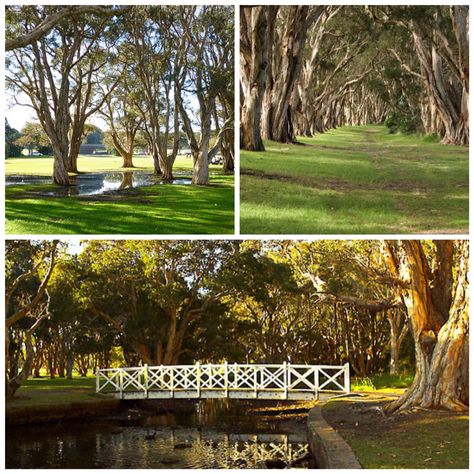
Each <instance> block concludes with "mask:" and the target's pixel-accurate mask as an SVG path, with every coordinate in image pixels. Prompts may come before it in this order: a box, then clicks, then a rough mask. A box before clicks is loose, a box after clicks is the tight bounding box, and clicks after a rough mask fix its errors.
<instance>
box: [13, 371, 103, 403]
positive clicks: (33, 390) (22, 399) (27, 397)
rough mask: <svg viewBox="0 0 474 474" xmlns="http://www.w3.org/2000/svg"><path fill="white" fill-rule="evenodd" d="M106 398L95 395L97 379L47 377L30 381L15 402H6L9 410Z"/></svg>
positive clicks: (22, 387) (19, 390) (23, 386)
mask: <svg viewBox="0 0 474 474" xmlns="http://www.w3.org/2000/svg"><path fill="white" fill-rule="evenodd" d="M100 398H104V396H103V395H97V394H96V393H95V377H94V376H92V375H91V376H88V377H79V376H74V377H73V378H72V380H67V379H62V378H56V379H49V378H47V377H44V378H40V379H33V378H30V379H28V380H27V381H26V382H25V383H24V385H22V386H21V387H20V388H19V389H18V391H17V392H16V394H15V398H14V399H13V400H9V401H7V402H6V406H7V408H16V407H32V406H40V405H51V404H54V405H62V404H69V403H74V402H87V401H92V400H97V399H100Z"/></svg>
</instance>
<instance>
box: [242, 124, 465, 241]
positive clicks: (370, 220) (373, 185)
mask: <svg viewBox="0 0 474 474" xmlns="http://www.w3.org/2000/svg"><path fill="white" fill-rule="evenodd" d="M301 142H303V143H305V144H306V146H301V145H288V144H282V145H280V144H278V143H274V142H266V148H267V151H265V152H247V151H241V170H242V171H241V173H242V175H241V231H242V233H246V234H258V233H263V234H276V233H283V234H300V233H303V234H339V233H340V234H349V233H356V234H362V233H364V234H365V233H379V234H388V233H397V234H398V233H432V232H433V231H436V232H437V233H444V232H446V233H462V232H467V227H468V148H467V147H458V146H453V147H451V146H445V145H440V144H439V143H433V142H431V141H426V140H423V137H420V136H406V135H399V134H393V135H390V134H389V133H388V132H387V129H386V128H385V127H383V126H365V127H364V126H360V127H341V128H339V129H337V130H332V131H330V132H328V133H325V134H322V135H317V136H315V137H313V138H307V137H305V138H301Z"/></svg>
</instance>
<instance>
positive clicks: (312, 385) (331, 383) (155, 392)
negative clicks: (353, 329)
mask: <svg viewBox="0 0 474 474" xmlns="http://www.w3.org/2000/svg"><path fill="white" fill-rule="evenodd" d="M96 391H97V392H100V393H110V394H113V395H114V396H115V397H117V398H122V399H166V398H168V399H169V398H234V399H262V400H263V399H267V400H314V399H318V398H319V396H320V393H324V392H331V393H349V392H350V374H349V364H345V365H341V366H331V365H293V364H286V363H283V364H226V363H224V364H205V365H203V364H195V365H173V366H156V367H151V366H146V365H145V366H143V367H128V368H117V369H99V370H98V371H97V376H96Z"/></svg>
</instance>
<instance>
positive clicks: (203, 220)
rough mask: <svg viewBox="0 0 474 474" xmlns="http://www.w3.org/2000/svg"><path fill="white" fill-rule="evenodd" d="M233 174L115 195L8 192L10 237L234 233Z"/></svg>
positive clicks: (32, 190) (34, 190)
mask: <svg viewBox="0 0 474 474" xmlns="http://www.w3.org/2000/svg"><path fill="white" fill-rule="evenodd" d="M233 186H234V176H233V175H224V174H214V175H213V176H212V177H211V185H210V186H189V185H153V186H146V187H142V188H136V189H130V190H125V191H122V192H121V193H120V194H116V195H114V196H112V198H110V197H101V196H97V197H94V196H91V197H87V196H84V197H72V196H71V197H47V196H44V197H43V196H41V195H37V194H34V193H37V192H38V191H39V190H42V189H47V186H46V187H43V188H42V187H41V186H33V185H31V186H26V185H25V186H9V187H8V188H7V189H6V211H5V214H6V224H5V227H6V232H7V233H8V234H231V233H233V229H234V187H233Z"/></svg>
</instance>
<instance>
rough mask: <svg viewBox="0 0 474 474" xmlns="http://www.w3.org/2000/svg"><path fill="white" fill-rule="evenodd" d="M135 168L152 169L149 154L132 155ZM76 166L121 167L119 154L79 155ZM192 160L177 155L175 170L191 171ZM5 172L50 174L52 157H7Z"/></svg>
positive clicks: (92, 168) (88, 168)
mask: <svg viewBox="0 0 474 474" xmlns="http://www.w3.org/2000/svg"><path fill="white" fill-rule="evenodd" d="M133 164H134V165H135V168H129V169H143V170H145V169H149V170H152V169H153V161H152V159H151V158H150V157H149V156H134V157H133ZM77 166H78V169H79V171H81V172H88V173H91V172H97V171H115V170H118V169H121V167H122V158H121V157H120V156H100V155H79V158H78V161H77ZM192 168H193V160H192V159H189V158H185V157H184V156H178V157H177V158H176V161H175V165H174V168H173V169H174V170H175V171H191V170H192ZM5 173H6V174H7V175H9V174H31V175H37V176H52V174H53V158H52V157H51V156H36V157H28V156H25V157H20V158H8V159H7V160H6V161H5Z"/></svg>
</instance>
